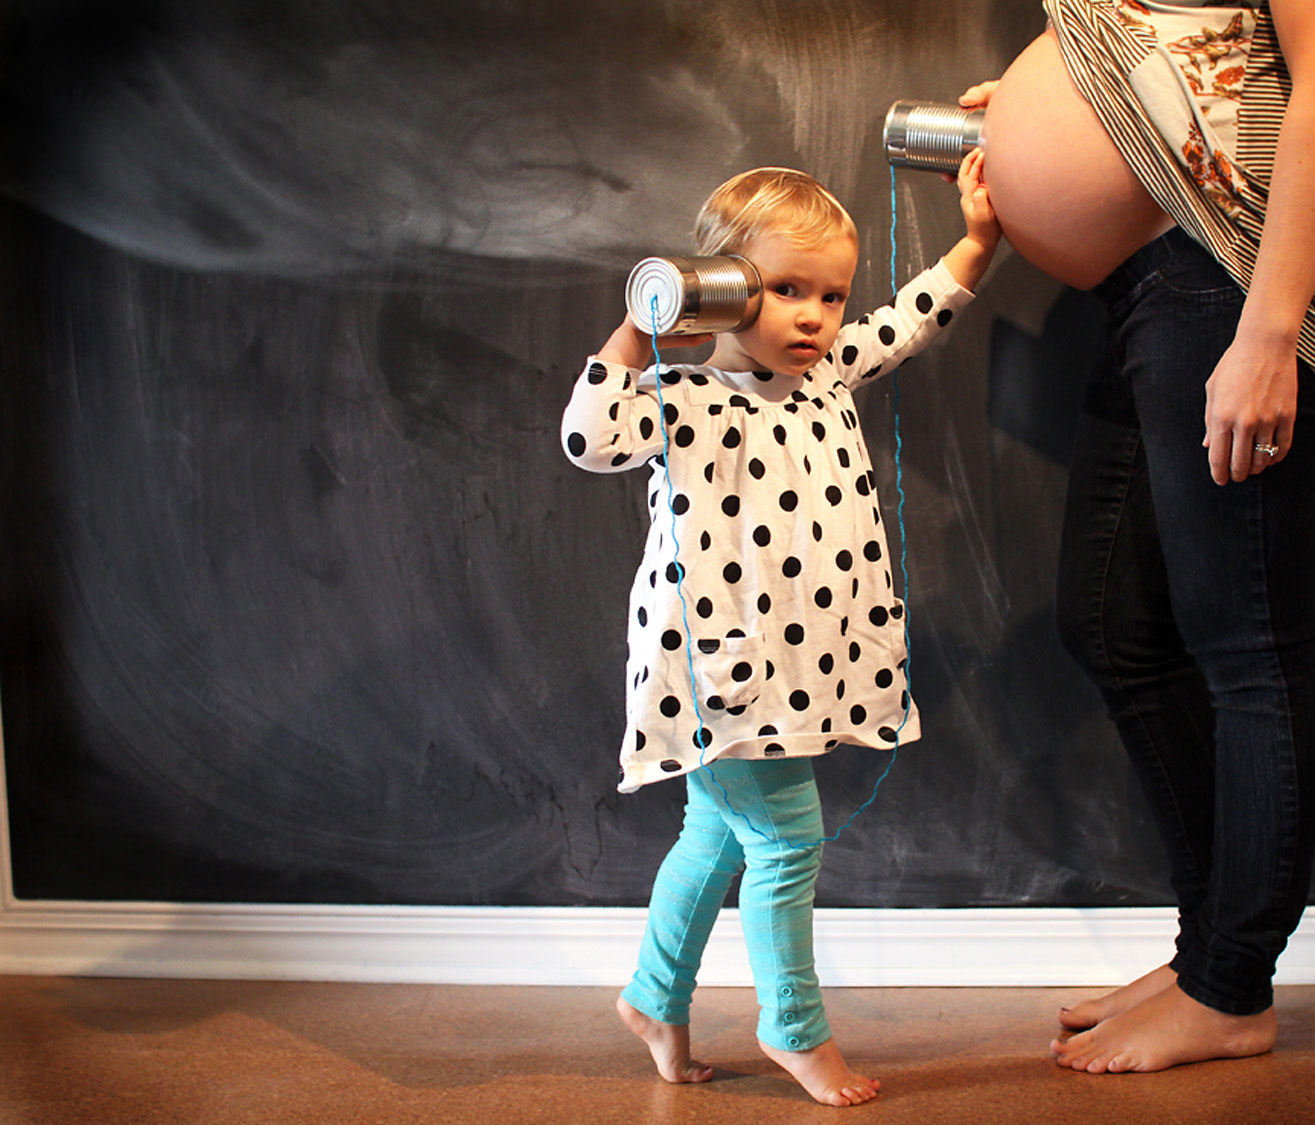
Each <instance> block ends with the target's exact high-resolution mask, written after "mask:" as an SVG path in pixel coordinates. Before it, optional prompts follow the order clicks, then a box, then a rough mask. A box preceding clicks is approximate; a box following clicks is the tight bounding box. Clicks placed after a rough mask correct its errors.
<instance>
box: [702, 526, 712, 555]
mask: <svg viewBox="0 0 1315 1125" xmlns="http://www.w3.org/2000/svg"><path fill="white" fill-rule="evenodd" d="M699 546H700V547H702V548H703V550H705V551H706V550H707V549H708V548H709V547H711V546H712V536H711V535H709V534H708V533H707V532H706V531H705V532H704V533H703V534H702V535H700V536H699Z"/></svg>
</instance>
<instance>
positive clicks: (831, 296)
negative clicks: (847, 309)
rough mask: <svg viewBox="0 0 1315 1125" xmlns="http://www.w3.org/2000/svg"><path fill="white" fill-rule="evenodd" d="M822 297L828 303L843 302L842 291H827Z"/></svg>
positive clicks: (836, 303) (839, 303)
mask: <svg viewBox="0 0 1315 1125" xmlns="http://www.w3.org/2000/svg"><path fill="white" fill-rule="evenodd" d="M822 299H823V300H824V301H826V303H827V304H828V305H843V304H844V303H845V295H844V294H843V293H828V294H827V295H826V296H825V297H823V298H822Z"/></svg>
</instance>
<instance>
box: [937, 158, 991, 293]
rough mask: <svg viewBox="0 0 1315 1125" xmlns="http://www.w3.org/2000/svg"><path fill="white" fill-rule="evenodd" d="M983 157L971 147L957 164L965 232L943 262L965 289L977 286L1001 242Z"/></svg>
mask: <svg viewBox="0 0 1315 1125" xmlns="http://www.w3.org/2000/svg"><path fill="white" fill-rule="evenodd" d="M983 159H984V156H983V153H982V150H981V149H980V148H978V149H974V150H973V151H972V152H970V153H969V154H968V155H967V156H965V157H964V159H963V163H962V164H961V165H960V166H959V181H958V182H959V207H960V209H961V210H962V211H963V218H964V222H965V223H966V224H967V227H968V233H967V234H965V235H964V236H963V238H961V239H959V241H958V242H957V243H955V245H954V246H952V247H951V248H950V251H949V253H947V254H946V255H945V265H946V266H947V267H948V269H949V271H950V273H952V274H953V275H954V280H955V281H957V282H958V283H959V284H960V285H962V286H963V287H964V288H965V289H976V288H977V283H978V282H979V281H981V280H982V275H983V274H984V273H986V267H987V266H989V265H990V264H991V258H992V257H994V255H995V249H996V247H997V246H999V244H1000V223H999V221H998V220H997V219H996V217H995V208H994V207H992V206H991V196H990V193H989V192H987V190H986V184H984V183H983V182H982V162H983Z"/></svg>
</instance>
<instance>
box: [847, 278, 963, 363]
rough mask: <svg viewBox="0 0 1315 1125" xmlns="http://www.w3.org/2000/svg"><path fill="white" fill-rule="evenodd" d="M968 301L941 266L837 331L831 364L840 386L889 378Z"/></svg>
mask: <svg viewBox="0 0 1315 1125" xmlns="http://www.w3.org/2000/svg"><path fill="white" fill-rule="evenodd" d="M972 299H973V295H972V293H971V292H969V291H968V290H967V289H964V288H963V287H962V286H961V285H959V283H958V282H956V281H955V280H954V276H953V275H952V274H951V273H950V271H949V269H948V268H946V266H945V263H944V262H943V261H942V262H937V263H936V264H935V265H934V266H932V267H931V268H930V269H927V270H924V271H923V272H922V273H920V274H919V275H918V276H917V277H915V278H914V279H913V280H912V281H910V282H908V284H906V285H903V286H901V287H900V290H899V292H898V293H896V294H895V302H894V304H893V305H883V306H882V307H881V308H879V309H874V310H873V311H872V312H870V313H868V314H867V315H865V316H863V317H860V318H859V319H858V320H857V321H855V322H854V323H853V324H847V325H845V327H844V328H842V329H841V330H840V335H839V336H837V337H836V342H835V344H834V346H833V347H832V349H831V360H832V362H833V363H834V365H835V368H836V372H837V374H838V375H839V377H840V380H841V381H842V382H843V383H844V384H845V385H846V386H848V387H850V388H854V387H858V386H861V385H862V384H864V383H866V382H869V381H871V380H872V379H874V378H876V377H877V376H878V375H883V374H889V373H890V372H892V371H894V370H895V368H897V367H898V366H899V365H900V364H901V363H903V362H904V361H905V360H906V359H908V358H909V357H911V356H914V355H916V354H917V353H918V352H920V351H922V349H923V348H925V347H926V346H927V345H928V344H929V343H930V342H931V341H932V339H933V338H934V337H935V336H936V334H937V333H938V332H939V331H940V330H941V329H942V328H944V327H945V325H947V324H949V323H950V321H951V320H952V319H953V317H954V314H955V313H956V312H957V311H958V310H959V309H961V308H963V306H964V305H966V304H968V302H969V301H971V300H972Z"/></svg>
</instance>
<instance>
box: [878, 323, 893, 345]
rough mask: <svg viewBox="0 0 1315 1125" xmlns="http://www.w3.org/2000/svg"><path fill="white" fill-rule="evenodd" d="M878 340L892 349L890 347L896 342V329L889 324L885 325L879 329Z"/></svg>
mask: <svg viewBox="0 0 1315 1125" xmlns="http://www.w3.org/2000/svg"><path fill="white" fill-rule="evenodd" d="M877 338H878V339H879V340H880V341H881V342H882V343H883V344H885V345H886V347H890V345H891V344H893V343H894V342H895V329H893V328H892V327H891V326H890V325H889V324H883V325H882V326H881V327H880V328H878V329H877Z"/></svg>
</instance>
